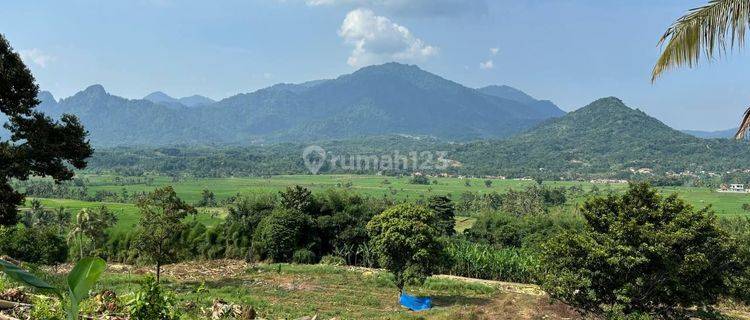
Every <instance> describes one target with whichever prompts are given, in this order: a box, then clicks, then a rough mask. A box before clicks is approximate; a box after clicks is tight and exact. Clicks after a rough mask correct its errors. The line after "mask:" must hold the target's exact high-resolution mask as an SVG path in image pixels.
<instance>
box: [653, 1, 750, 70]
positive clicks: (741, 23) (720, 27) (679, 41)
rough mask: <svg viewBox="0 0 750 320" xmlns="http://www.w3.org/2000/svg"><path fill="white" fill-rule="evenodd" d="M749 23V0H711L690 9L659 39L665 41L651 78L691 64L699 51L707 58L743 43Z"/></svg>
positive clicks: (694, 63) (697, 56)
mask: <svg viewBox="0 0 750 320" xmlns="http://www.w3.org/2000/svg"><path fill="white" fill-rule="evenodd" d="M749 24H750V0H711V1H710V2H709V3H708V4H707V5H705V6H702V7H698V8H695V9H692V10H690V11H689V12H688V13H687V14H686V15H684V16H682V17H681V18H679V19H678V20H677V21H676V22H675V23H674V24H672V25H671V26H670V27H669V28H668V29H667V31H666V32H665V33H664V35H663V36H662V37H661V40H659V45H664V44H665V43H666V45H665V46H664V51H663V52H662V54H661V56H659V60H658V61H657V62H656V65H655V66H654V69H653V71H652V72H651V81H654V80H656V78H658V77H659V76H660V75H661V74H662V73H664V71H667V70H669V69H673V68H676V67H680V66H685V65H687V66H688V67H693V66H694V65H696V64H697V63H698V61H699V59H700V58H701V54H704V55H705V57H706V58H707V59H709V60H710V59H713V58H714V56H716V55H721V54H723V53H725V52H726V48H727V47H730V48H733V47H734V46H735V45H737V46H739V47H741V46H743V45H744V43H745V31H746V30H747V28H748V26H749Z"/></svg>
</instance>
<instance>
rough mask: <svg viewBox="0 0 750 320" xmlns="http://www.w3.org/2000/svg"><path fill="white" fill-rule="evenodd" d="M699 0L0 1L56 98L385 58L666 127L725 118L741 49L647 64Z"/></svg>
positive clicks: (748, 100) (741, 89) (286, 73)
mask: <svg viewBox="0 0 750 320" xmlns="http://www.w3.org/2000/svg"><path fill="white" fill-rule="evenodd" d="M706 1H707V0H702V1H697V0H657V1H654V0H629V1H614V0H613V1H598V0H550V1H542V0H525V1H519V0H516V1H508V0H256V1H239V0H237V1H234V0H226V1H218V0H217V1H178V0H130V1H115V0H112V1H88V0H70V1H51V0H50V1H45V0H39V1H9V0H2V1H0V2H2V6H1V7H2V9H1V10H0V33H2V34H4V35H5V37H6V38H7V39H8V40H9V41H10V43H11V45H12V46H13V47H14V48H15V49H16V50H17V51H18V52H19V53H20V54H21V55H22V57H23V59H24V61H25V62H26V63H27V64H28V65H29V67H30V68H31V70H32V72H33V73H34V75H35V77H36V79H37V81H38V83H39V85H40V87H41V88H42V89H43V90H48V91H50V92H52V93H53V94H54V95H55V97H57V98H64V97H67V96H71V95H73V94H75V93H76V92H77V91H80V90H82V89H84V88H86V87H87V86H89V85H92V84H102V85H103V86H104V87H105V88H106V89H107V91H108V92H110V93H112V94H115V95H119V96H123V97H128V98H141V97H143V96H145V95H147V94H148V93H151V92H153V91H157V90H159V91H163V92H166V93H167V94H169V95H172V96H175V97H182V96H189V95H193V94H202V95H206V96H208V97H211V98H214V99H221V98H225V97H228V96H231V95H234V94H238V93H247V92H252V91H254V90H257V89H260V88H264V87H267V86H270V85H273V84H275V83H280V82H287V83H297V82H303V81H308V80H315V79H325V78H334V77H337V76H339V75H341V74H346V73H351V72H353V71H355V70H357V69H358V68H360V67H363V66H367V65H371V64H379V63H384V62H388V61H398V62H403V63H409V64H416V65H418V66H420V67H421V68H422V69H424V70H427V71H430V72H433V73H435V74H438V75H440V76H442V77H444V78H447V79H449V80H453V81H456V82H459V83H461V84H464V85H466V86H469V87H482V86H485V85H491V84H498V85H500V84H505V85H510V86H513V87H515V88H518V89H521V90H523V91H525V92H527V93H529V94H531V95H532V96H534V97H536V98H540V99H549V100H552V101H553V102H555V103H556V104H557V105H559V106H560V107H561V108H562V109H564V110H566V111H571V110H575V109H577V108H580V107H583V106H585V105H586V104H588V103H590V102H591V101H593V100H595V99H597V98H600V97H607V96H616V97H619V98H620V99H622V100H623V101H624V102H625V103H626V104H627V105H629V106H630V107H633V108H639V109H641V110H643V111H645V112H646V113H648V114H650V115H652V116H654V117H656V118H658V119H659V120H662V121H663V122H665V123H666V124H668V125H670V126H672V127H674V128H677V129H699V130H719V129H726V128H731V127H735V126H736V125H737V123H738V122H739V119H740V117H741V115H742V113H743V111H744V109H745V108H746V107H747V106H750V82H748V81H747V79H748V76H747V75H748V74H750V56H749V55H748V54H747V53H746V52H740V51H734V52H729V53H728V54H727V55H726V56H725V57H722V58H721V59H717V60H716V61H702V62H701V64H700V65H699V66H698V67H697V68H693V69H687V68H685V69H680V70H675V71H671V72H668V73H667V74H665V75H664V76H663V77H662V78H660V79H659V80H657V81H656V82H655V83H653V84H652V83H651V81H650V72H651V68H652V67H653V64H654V62H655V61H656V59H657V57H658V55H659V52H660V51H659V50H660V48H659V47H658V46H657V42H658V40H659V37H660V36H661V34H662V33H663V32H664V31H665V30H666V28H667V27H668V26H669V25H670V24H671V23H672V22H673V21H674V20H676V19H677V18H679V17H680V16H681V15H682V14H684V13H685V12H686V11H687V10H688V9H690V8H693V7H696V6H699V5H702V4H704V3H705V2H706Z"/></svg>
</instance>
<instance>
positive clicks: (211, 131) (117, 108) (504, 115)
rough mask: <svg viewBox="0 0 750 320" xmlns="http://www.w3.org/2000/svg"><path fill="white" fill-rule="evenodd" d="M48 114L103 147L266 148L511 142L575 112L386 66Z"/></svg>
mask: <svg viewBox="0 0 750 320" xmlns="http://www.w3.org/2000/svg"><path fill="white" fill-rule="evenodd" d="M40 100H41V101H42V104H41V105H40V109H41V110H43V111H44V112H45V113H48V114H50V115H52V116H53V117H57V116H59V115H61V114H63V113H70V114H74V115H77V116H78V117H79V118H80V119H81V121H82V123H83V124H84V126H85V127H86V128H87V129H88V130H89V131H90V137H91V141H92V143H93V144H94V145H97V146H118V145H120V146H127V145H156V146H159V145H176V144H203V145H207V144H212V145H217V144H231V145H248V144H265V143H274V142H303V141H314V140H325V139H349V138H361V137H367V136H377V135H389V134H406V135H415V136H432V137H436V138H440V139H445V140H450V141H470V140H476V139H485V138H507V137H509V136H512V135H514V134H517V133H520V132H522V131H524V130H527V129H529V128H531V127H533V126H534V125H537V124H539V123H541V122H542V121H545V120H547V119H550V118H554V117H559V116H562V115H564V114H565V112H564V111H562V110H560V108H558V107H557V106H556V105H554V104H553V103H551V102H549V101H545V100H536V99H534V98H532V97H530V96H528V95H526V94H525V93H523V92H521V91H519V90H516V89H513V88H510V87H497V86H493V87H485V88H481V89H473V88H469V87H466V86H463V85H461V84H459V83H456V82H453V81H450V80H447V79H444V78H442V77H440V76H438V75H435V74H432V73H429V72H427V71H424V70H422V69H420V68H419V67H417V66H414V65H405V64H399V63H386V64H383V65H376V66H369V67H364V68H362V69H359V70H357V71H355V72H353V73H351V74H346V75H342V76H340V77H338V78H335V79H330V80H316V81H310V82H305V83H301V84H277V85H274V86H271V87H268V88H264V89H260V90H257V91H254V92H251V93H244V94H238V95H235V96H232V97H229V98H226V99H222V100H220V101H215V102H214V101H213V100H211V99H209V98H206V97H201V96H192V97H187V98H180V99H176V98H172V97H170V96H168V95H166V94H164V93H162V92H155V93H152V94H149V95H148V96H146V97H144V99H125V98H122V97H118V96H115V95H112V94H110V93H108V92H107V91H106V90H105V89H104V87H102V86H101V85H93V86H90V87H88V88H86V89H85V90H83V91H80V92H78V93H76V94H75V95H73V96H71V97H68V98H65V99H61V100H59V101H56V100H55V99H54V98H53V97H52V95H51V94H49V93H48V92H43V93H41V94H40Z"/></svg>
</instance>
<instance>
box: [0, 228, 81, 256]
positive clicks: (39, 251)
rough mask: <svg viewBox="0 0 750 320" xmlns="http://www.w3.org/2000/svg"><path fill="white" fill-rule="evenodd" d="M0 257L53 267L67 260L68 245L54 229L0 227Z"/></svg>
mask: <svg viewBox="0 0 750 320" xmlns="http://www.w3.org/2000/svg"><path fill="white" fill-rule="evenodd" d="M0 255H8V256H10V257H12V258H14V259H18V260H21V261H25V262H31V263H39V264H44V265H53V264H58V263H62V262H65V261H66V260H67V258H68V245H67V243H66V242H65V239H64V238H63V237H62V236H61V235H59V234H58V233H57V229H55V228H41V227H40V228H27V227H25V226H23V225H16V226H13V227H0Z"/></svg>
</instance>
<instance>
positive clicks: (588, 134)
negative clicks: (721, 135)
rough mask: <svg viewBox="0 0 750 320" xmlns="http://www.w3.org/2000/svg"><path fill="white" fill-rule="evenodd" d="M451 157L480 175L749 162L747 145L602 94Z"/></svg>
mask: <svg viewBox="0 0 750 320" xmlns="http://www.w3.org/2000/svg"><path fill="white" fill-rule="evenodd" d="M457 152H458V155H456V157H457V158H459V159H461V160H462V162H465V163H466V166H471V167H474V169H475V170H476V171H479V172H482V173H484V174H498V173H502V174H507V175H514V176H519V175H520V176H522V175H529V176H538V175H546V176H549V175H557V176H560V175H568V178H570V177H574V176H575V175H576V174H585V173H617V172H627V171H629V170H630V169H631V168H632V169H639V168H648V169H652V170H654V171H660V172H667V171H675V172H681V171H684V170H692V171H699V170H717V171H721V170H726V169H743V168H748V167H750V145H748V144H747V143H744V142H736V141H732V140H718V139H712V140H704V139H700V138H697V137H694V136H691V135H688V134H686V133H683V132H680V131H677V130H674V129H672V128H670V127H668V126H667V125H665V124H664V123H662V122H661V121H659V120H657V119H654V118H652V117H650V116H649V115H647V114H646V113H644V112H642V111H640V110H637V109H631V108H628V107H627V106H625V104H623V103H622V101H620V100H619V99H617V98H612V97H610V98H603V99H599V100H596V101H594V102H592V103H591V104H589V105H587V106H585V107H583V108H580V109H578V110H576V111H573V112H570V113H568V114H567V115H565V116H563V117H560V118H556V119H552V120H549V121H546V122H544V123H542V124H540V125H538V126H537V127H535V128H533V129H531V130H529V131H528V132H525V133H523V134H520V135H517V136H514V137H512V138H510V139H507V140H505V141H481V142H476V143H470V144H467V145H465V146H463V147H461V148H459V149H458V150H457Z"/></svg>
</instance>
